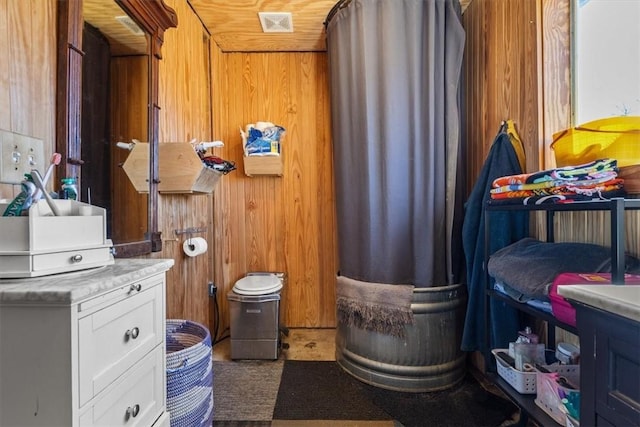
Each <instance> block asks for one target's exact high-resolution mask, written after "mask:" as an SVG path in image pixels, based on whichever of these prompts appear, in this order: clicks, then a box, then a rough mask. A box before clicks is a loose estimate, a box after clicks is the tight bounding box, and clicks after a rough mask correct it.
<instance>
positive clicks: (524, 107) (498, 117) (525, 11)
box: [462, 0, 539, 194]
mask: <svg viewBox="0 0 640 427" xmlns="http://www.w3.org/2000/svg"><path fill="white" fill-rule="evenodd" d="M536 13H537V12H536V0H519V1H515V2H514V1H511V0H474V1H472V2H471V3H470V4H469V6H468V7H467V9H466V11H465V13H464V15H463V16H462V18H463V19H462V21H463V26H464V29H465V31H466V45H465V53H464V62H463V80H464V81H463V111H464V112H463V130H462V145H463V146H464V151H465V153H466V161H467V194H469V193H470V191H471V189H472V187H473V183H474V182H475V181H476V179H477V177H478V174H479V173H480V169H481V167H482V164H483V163H484V160H485V158H486V156H487V154H488V153H489V149H490V147H491V144H492V143H493V140H494V138H495V136H496V134H497V132H498V129H499V128H500V123H501V122H502V121H503V120H507V119H512V120H513V121H514V122H515V124H516V128H517V130H518V133H519V134H520V137H521V138H522V142H523V143H524V146H525V153H526V157H527V170H538V165H539V161H538V152H539V148H538V140H539V138H538V135H539V124H538V102H539V96H538V81H537V76H538V72H537V67H538V61H537V58H536V55H537V46H536V45H537V42H536V37H537V17H536Z"/></svg>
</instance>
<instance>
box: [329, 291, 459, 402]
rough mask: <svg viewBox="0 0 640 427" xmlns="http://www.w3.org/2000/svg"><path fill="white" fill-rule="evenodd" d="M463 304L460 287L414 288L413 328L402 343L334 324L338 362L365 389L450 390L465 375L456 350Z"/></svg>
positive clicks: (401, 340)
mask: <svg viewBox="0 0 640 427" xmlns="http://www.w3.org/2000/svg"><path fill="white" fill-rule="evenodd" d="M466 303H467V288H466V286H464V285H461V284H458V285H448V286H439V287H431V288H416V289H415V290H414V292H413V297H412V301H411V309H412V311H413V315H414V324H413V325H409V326H407V327H406V333H405V336H404V337H403V338H399V337H395V336H391V335H383V334H380V333H378V332H373V331H368V330H365V329H359V328H356V327H350V326H348V325H345V324H342V323H340V322H339V323H338V327H337V330H336V361H337V362H338V364H339V365H340V366H341V367H342V368H343V369H344V370H345V371H346V372H348V373H349V374H351V375H353V376H354V377H356V378H357V379H359V380H360V381H363V382H365V383H367V384H371V385H373V386H377V387H380V388H385V389H389V390H396V391H405V392H416V393H418V392H429V391H437V390H443V389H447V388H450V387H452V386H454V385H456V384H457V383H459V382H460V381H461V380H462V379H463V378H464V375H465V372H466V353H464V352H463V351H461V350H460V344H461V340H462V329H463V325H464V316H465V312H466Z"/></svg>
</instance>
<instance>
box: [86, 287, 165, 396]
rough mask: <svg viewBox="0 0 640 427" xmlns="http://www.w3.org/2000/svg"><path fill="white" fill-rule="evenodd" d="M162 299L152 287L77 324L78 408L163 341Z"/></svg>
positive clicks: (160, 289) (161, 291)
mask: <svg viewBox="0 0 640 427" xmlns="http://www.w3.org/2000/svg"><path fill="white" fill-rule="evenodd" d="M163 299H164V287H162V286H155V287H152V288H151V289H148V290H146V291H143V292H140V293H138V294H136V295H134V296H132V297H130V298H127V299H125V300H122V301H120V302H118V303H117V304H113V305H111V306H108V307H106V308H104V309H102V310H99V311H96V312H95V313H93V314H91V315H89V316H86V317H83V318H81V319H80V320H79V321H78V336H79V338H78V346H79V352H78V353H79V356H78V363H79V376H78V379H79V386H80V387H79V399H80V402H79V405H80V406H82V405H84V404H85V403H87V402H88V401H89V400H90V399H91V398H93V397H94V396H96V395H97V394H98V393H100V391H102V390H103V389H105V388H106V387H107V386H108V385H109V384H111V383H112V382H113V381H115V380H116V379H117V378H118V377H119V376H121V375H122V374H124V373H125V372H127V371H128V370H129V369H130V368H131V367H132V366H133V365H134V364H135V363H136V362H137V361H138V360H140V359H142V357H143V356H144V355H146V354H147V353H149V352H150V351H151V350H152V349H153V348H154V347H156V346H157V345H158V344H160V343H163V342H164V335H165V327H164V324H165V320H164V300H163Z"/></svg>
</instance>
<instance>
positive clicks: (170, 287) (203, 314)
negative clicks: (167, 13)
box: [152, 0, 214, 328]
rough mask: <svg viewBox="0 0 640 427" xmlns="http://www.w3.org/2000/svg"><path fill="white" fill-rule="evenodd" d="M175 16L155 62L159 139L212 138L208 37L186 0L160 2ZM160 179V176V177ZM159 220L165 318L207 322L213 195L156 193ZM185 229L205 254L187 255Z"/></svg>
mask: <svg viewBox="0 0 640 427" xmlns="http://www.w3.org/2000/svg"><path fill="white" fill-rule="evenodd" d="M165 3H166V4H167V5H168V6H170V7H172V8H173V9H174V10H175V11H176V13H177V15H178V28H172V29H169V30H168V31H167V32H165V38H164V44H163V46H162V60H161V61H160V84H159V99H158V104H159V105H160V129H159V140H160V142H187V141H191V140H192V139H194V138H195V139H197V140H198V141H211V139H212V132H211V97H210V79H211V73H210V62H209V43H210V37H209V34H208V33H207V31H206V30H205V29H204V27H203V26H202V24H201V22H200V20H199V19H198V17H197V16H196V15H195V14H194V13H193V11H192V10H191V8H190V7H189V5H188V3H187V2H185V1H180V0H168V1H166V2H165ZM160 179H162V177H160ZM158 223H159V228H160V231H161V232H162V252H159V253H155V254H153V255H152V256H153V257H156V258H172V259H173V260H174V262H175V264H174V266H173V267H172V268H171V270H169V272H168V275H167V317H168V318H175V319H188V320H192V321H195V322H199V323H202V324H204V325H206V326H208V327H210V328H211V327H212V326H213V325H212V324H211V301H210V298H209V295H208V290H207V284H208V283H209V282H211V281H213V256H214V250H213V244H212V243H213V232H214V221H213V195H206V194H205V195H188V194H175V195H174V194H171V195H167V194H160V196H159V211H158ZM188 228H199V229H203V230H206V231H204V232H202V233H197V234H194V235H193V237H203V238H205V239H206V240H207V242H208V243H209V246H210V248H209V250H208V251H207V253H206V254H203V255H200V256H197V257H188V256H187V255H185V254H184V252H183V250H182V245H183V242H184V240H185V239H188V237H189V235H186V234H176V230H177V231H182V230H186V229H188Z"/></svg>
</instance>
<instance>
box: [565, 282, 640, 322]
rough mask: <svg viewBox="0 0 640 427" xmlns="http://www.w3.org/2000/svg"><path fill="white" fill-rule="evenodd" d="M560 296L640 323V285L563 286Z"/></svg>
mask: <svg viewBox="0 0 640 427" xmlns="http://www.w3.org/2000/svg"><path fill="white" fill-rule="evenodd" d="M558 294H560V295H562V296H563V297H565V298H567V299H570V300H574V301H578V302H581V303H583V304H586V305H590V306H592V307H595V308H599V309H601V310H604V311H608V312H610V313H614V314H617V315H619V316H622V317H626V318H628V319H631V320H635V321H636V322H640V285H564V286H562V285H561V286H558Z"/></svg>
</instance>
